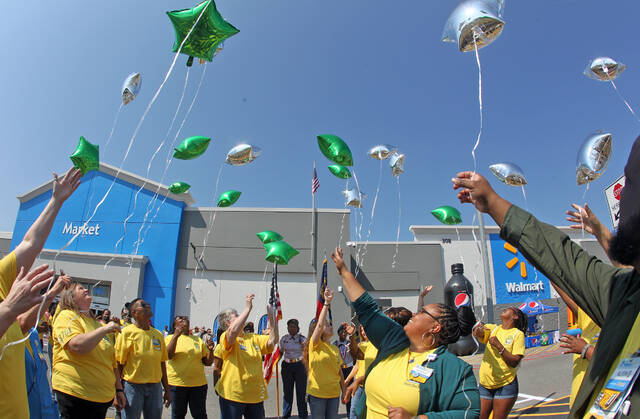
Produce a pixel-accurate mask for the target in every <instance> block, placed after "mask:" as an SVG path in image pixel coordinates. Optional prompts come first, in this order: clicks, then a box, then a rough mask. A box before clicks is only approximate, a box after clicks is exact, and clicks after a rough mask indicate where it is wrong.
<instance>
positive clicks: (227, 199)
mask: <svg viewBox="0 0 640 419" xmlns="http://www.w3.org/2000/svg"><path fill="white" fill-rule="evenodd" d="M240 195H242V192H240V191H234V190H233V189H231V190H228V191H226V192H223V193H222V195H220V198H218V206H219V207H230V206H231V205H233V204H235V203H236V201H237V200H238V198H240Z"/></svg>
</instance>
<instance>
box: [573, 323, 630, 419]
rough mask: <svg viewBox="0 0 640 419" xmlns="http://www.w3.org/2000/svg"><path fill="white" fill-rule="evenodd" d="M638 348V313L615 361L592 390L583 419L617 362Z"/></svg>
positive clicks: (587, 415) (586, 416)
mask: <svg viewBox="0 0 640 419" xmlns="http://www.w3.org/2000/svg"><path fill="white" fill-rule="evenodd" d="M638 349H640V314H638V316H637V317H636V320H635V322H633V326H632V327H631V331H630V332H629V337H628V338H627V341H626V342H625V343H624V346H623V347H622V350H621V351H620V353H619V354H618V357H617V358H616V360H615V361H613V364H612V365H611V369H610V370H609V372H608V373H607V376H606V378H605V379H603V380H600V381H599V382H598V385H597V386H596V389H595V391H594V392H593V395H592V396H591V400H589V404H588V405H587V413H586V415H584V417H585V419H586V418H590V417H591V415H590V414H589V410H590V409H591V406H593V403H594V402H595V400H596V397H598V394H600V392H601V391H602V387H604V385H605V383H606V382H608V381H609V379H610V378H611V376H612V375H613V372H614V371H615V370H616V368H618V364H619V363H620V361H621V360H622V359H623V358H627V357H630V356H631V355H633V354H634V353H635V352H636V351H637V350H638Z"/></svg>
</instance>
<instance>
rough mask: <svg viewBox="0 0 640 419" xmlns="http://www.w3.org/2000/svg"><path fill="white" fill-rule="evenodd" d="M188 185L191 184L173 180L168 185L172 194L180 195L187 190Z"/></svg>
mask: <svg viewBox="0 0 640 419" xmlns="http://www.w3.org/2000/svg"><path fill="white" fill-rule="evenodd" d="M190 187H191V185H189V184H188V183H187V182H173V183H172V184H171V186H169V190H170V191H171V193H173V194H176V195H180V194H181V193H185V192H187V191H188V190H189V188H190Z"/></svg>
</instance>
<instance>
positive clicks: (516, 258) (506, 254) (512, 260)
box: [490, 234, 551, 304]
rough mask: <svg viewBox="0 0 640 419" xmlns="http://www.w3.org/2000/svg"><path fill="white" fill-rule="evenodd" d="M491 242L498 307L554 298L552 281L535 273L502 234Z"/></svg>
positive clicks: (491, 238) (491, 237)
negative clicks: (551, 289)
mask: <svg viewBox="0 0 640 419" xmlns="http://www.w3.org/2000/svg"><path fill="white" fill-rule="evenodd" d="M490 241H491V254H492V259H493V278H494V287H495V290H496V303H497V304H510V303H521V302H523V301H525V300H527V298H532V299H535V300H539V299H543V298H550V296H551V294H550V290H549V287H550V285H549V280H548V279H547V277H545V276H544V275H542V274H541V273H540V272H538V271H537V270H535V269H534V268H533V266H532V265H531V264H530V263H529V262H527V260H526V259H525V258H524V256H522V254H521V253H520V252H518V249H516V248H515V247H513V246H512V245H510V244H509V243H507V242H505V241H504V240H502V239H501V238H500V236H499V235H498V234H491V235H490Z"/></svg>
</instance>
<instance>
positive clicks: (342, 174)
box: [329, 164, 351, 179]
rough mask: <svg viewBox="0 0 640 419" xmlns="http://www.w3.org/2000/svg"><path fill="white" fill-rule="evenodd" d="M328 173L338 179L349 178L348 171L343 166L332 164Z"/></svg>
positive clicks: (349, 173)
mask: <svg viewBox="0 0 640 419" xmlns="http://www.w3.org/2000/svg"><path fill="white" fill-rule="evenodd" d="M329 171H330V172H331V173H333V174H334V175H335V176H337V177H339V178H340V179H349V178H350V177H351V172H350V171H349V169H348V168H347V167H345V166H340V165H339V164H332V165H331V166H329Z"/></svg>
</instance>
